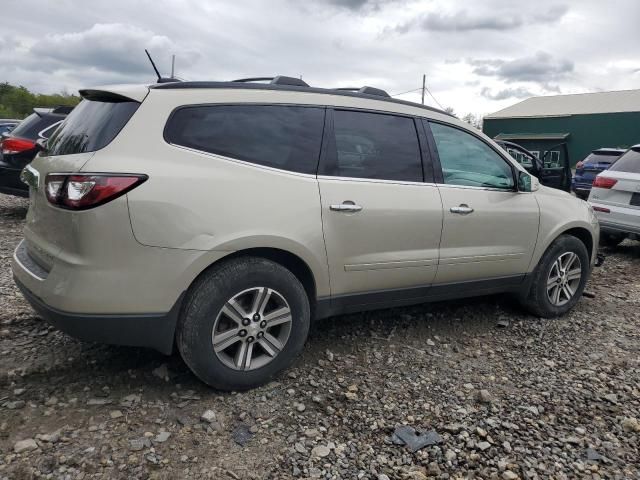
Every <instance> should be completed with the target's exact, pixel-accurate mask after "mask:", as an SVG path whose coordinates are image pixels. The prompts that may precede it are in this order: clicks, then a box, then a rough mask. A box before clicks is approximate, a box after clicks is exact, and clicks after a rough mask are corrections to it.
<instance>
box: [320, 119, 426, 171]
mask: <svg viewBox="0 0 640 480" xmlns="http://www.w3.org/2000/svg"><path fill="white" fill-rule="evenodd" d="M333 122H334V131H335V145H336V152H335V153H336V154H335V157H331V158H328V162H327V165H326V166H325V168H324V171H323V173H324V174H325V175H332V176H338V177H355V178H373V179H380V180H397V181H410V182H421V181H422V178H423V176H422V160H421V157H420V144H419V143H418V135H417V132H416V127H415V124H414V121H413V119H412V118H408V117H398V116H395V115H385V114H378V113H368V112H354V111H347V110H335V111H334V113H333Z"/></svg>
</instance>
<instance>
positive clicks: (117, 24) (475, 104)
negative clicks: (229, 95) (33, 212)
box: [0, 0, 640, 115]
mask: <svg viewBox="0 0 640 480" xmlns="http://www.w3.org/2000/svg"><path fill="white" fill-rule="evenodd" d="M0 6H2V12H1V13H0V18H2V22H1V26H0V60H1V62H2V63H1V66H0V81H9V82H11V83H15V84H22V85H25V86H26V87H28V88H30V89H32V90H35V91H38V92H44V93H50V92H59V91H62V90H66V91H69V92H73V91H75V90H77V89H78V88H80V87H83V86H91V85H100V84H107V83H122V82H136V83H140V82H149V81H152V80H153V79H154V75H153V72H152V71H151V68H150V66H149V64H148V61H147V59H146V57H145V55H144V49H145V48H148V49H149V50H150V51H151V53H152V54H153V56H154V57H155V58H156V61H157V63H158V64H159V66H160V69H161V70H162V71H163V73H167V74H168V73H169V70H170V56H171V54H176V56H177V61H176V73H177V75H178V76H180V77H182V78H184V79H187V80H202V79H207V80H225V79H233V78H238V77H247V76H269V75H274V74H283V75H292V76H299V75H302V77H303V79H304V80H305V81H307V83H309V84H311V85H313V86H324V87H339V86H362V85H372V86H376V87H379V88H383V89H385V90H387V91H388V92H389V93H391V94H394V95H395V94H400V95H398V98H403V99H406V100H413V101H420V93H419V92H410V93H405V94H403V93H402V92H406V91H408V90H413V89H417V88H419V87H420V85H421V81H422V74H423V73H425V74H426V75H427V86H428V88H429V90H430V91H431V93H433V96H434V97H435V99H436V100H434V99H433V98H430V97H429V96H427V97H428V98H427V103H429V104H432V105H436V102H438V103H439V104H441V105H443V106H444V107H452V108H453V109H454V110H455V112H456V113H457V114H458V115H464V114H466V113H474V114H481V115H482V114H487V113H491V112H494V111H496V110H499V109H500V108H503V107H505V106H508V105H511V104H513V103H516V102H518V101H520V100H521V99H524V98H526V97H528V96H531V95H553V94H558V93H579V92H588V91H599V90H620V89H628V88H640V54H639V53H638V52H640V34H639V33H638V32H639V30H638V19H640V2H639V1H638V0H609V1H601V0H580V1H577V0H536V1H533V0H525V1H519V0H483V1H481V2H480V1H471V0H469V1H465V0H459V1H451V0H315V1H301V0H269V1H258V0H236V1H222V0H220V1H214V0H206V1H205V0H56V1H51V0H1V1H0Z"/></svg>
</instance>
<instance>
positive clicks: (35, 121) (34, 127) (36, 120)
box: [11, 113, 64, 140]
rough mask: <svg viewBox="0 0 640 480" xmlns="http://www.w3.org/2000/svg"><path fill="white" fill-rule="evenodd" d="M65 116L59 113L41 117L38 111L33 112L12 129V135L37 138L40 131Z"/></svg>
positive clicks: (30, 138) (31, 138)
mask: <svg viewBox="0 0 640 480" xmlns="http://www.w3.org/2000/svg"><path fill="white" fill-rule="evenodd" d="M63 118H64V117H61V116H59V115H43V116H42V117H41V116H40V115H38V114H37V113H32V114H31V115H29V116H28V117H27V118H25V119H24V120H23V121H22V122H20V123H19V124H18V126H17V127H16V128H14V129H13V130H12V131H11V136H13V137H20V138H27V139H29V140H35V139H37V138H38V133H39V132H41V131H42V130H44V129H45V128H47V127H50V126H51V125H53V124H54V123H55V122H59V121H60V120H62V119H63Z"/></svg>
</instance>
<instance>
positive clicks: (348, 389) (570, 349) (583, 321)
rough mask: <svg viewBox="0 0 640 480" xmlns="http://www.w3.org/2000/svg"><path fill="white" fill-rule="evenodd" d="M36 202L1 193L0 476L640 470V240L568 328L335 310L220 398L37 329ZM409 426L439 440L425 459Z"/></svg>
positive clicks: (515, 319)
mask: <svg viewBox="0 0 640 480" xmlns="http://www.w3.org/2000/svg"><path fill="white" fill-rule="evenodd" d="M26 207H27V203H26V201H24V200H19V199H14V198H11V197H7V196H3V195H0V479H4V478H17V479H28V478H65V479H66V478H69V479H75V478H78V479H80V478H85V479H88V478H109V479H113V478H122V479H126V478H161V479H165V478H166V479H173V478H212V479H245V478H247V479H263V478H265V479H266V478H269V479H271V478H274V479H275V478H278V479H280V478H322V479H356V478H358V479H359V478H363V479H373V480H386V479H412V480H420V479H425V478H483V479H494V478H496V479H506V480H509V479H515V478H555V479H563V478H594V479H598V478H619V479H623V478H624V479H627V478H640V423H639V420H640V386H639V385H640V384H639V380H640V361H639V358H640V357H639V350H640V343H639V337H640V333H639V332H640V330H639V329H638V327H639V326H640V315H639V314H638V309H640V275H639V274H640V244H639V243H637V242H631V241H627V242H625V243H624V244H622V245H621V246H620V247H619V248H618V249H616V250H615V251H607V252H606V253H607V254H608V258H607V261H606V263H605V265H604V266H603V267H602V268H600V269H597V270H596V271H595V273H594V275H593V277H592V280H591V282H590V284H589V285H588V287H587V288H588V291H589V292H590V293H591V294H593V295H590V296H589V297H584V298H583V299H582V301H581V302H580V303H579V305H578V307H577V308H576V309H575V310H574V311H573V312H572V313H571V314H569V315H567V316H566V317H564V318H562V319H556V320H541V319H538V318H534V317H531V316H527V315H524V314H523V313H522V312H521V311H520V310H518V308H517V307H516V306H514V305H513V304H512V303H511V302H510V301H509V299H507V298H504V297H485V298H480V299H474V300H468V301H457V302H447V303H438V304H432V305H422V306H417V307H411V308H398V309H393V310H385V311H378V312H369V313H366V314H359V315H349V316H343V317H337V318H333V319H330V320H327V321H323V322H319V323H317V324H316V325H314V327H313V328H312V332H311V336H310V338H309V341H308V343H307V346H306V349H305V352H304V354H303V355H302V357H301V358H300V359H299V360H298V361H297V362H296V364H295V366H294V367H293V368H291V369H290V370H289V371H287V372H286V373H284V374H283V375H282V376H281V377H280V378H279V379H278V380H277V381H275V382H272V383H270V384H268V385H267V386H265V387H262V388H259V389H256V390H253V391H250V392H246V393H242V394H237V393H231V394H226V393H224V394H223V393H219V392H215V391H212V390H210V389H208V388H206V387H204V386H203V385H202V384H201V383H200V382H199V381H198V380H197V379H196V378H195V377H194V376H193V375H192V374H191V373H190V372H189V371H188V369H187V368H186V366H185V365H184V363H183V362H182V361H181V360H180V358H179V356H177V355H174V356H172V357H165V356H162V355H161V354H158V353H155V352H153V351H148V350H143V349H135V348H123V347H112V346H103V345H91V344H82V343H80V342H77V341H75V340H73V339H71V338H69V337H67V336H66V335H64V334H62V333H60V332H57V331H55V330H53V329H51V328H49V327H48V326H47V325H46V324H44V323H43V322H42V321H41V320H39V319H38V318H37V317H36V316H35V314H34V313H33V311H32V310H31V309H30V307H29V306H28V305H27V303H26V302H25V301H24V300H23V298H22V297H21V295H20V294H19V293H18V291H17V289H16V288H15V287H14V285H13V283H12V280H11V273H10V267H9V262H10V258H11V255H12V252H13V249H14V247H15V245H16V244H17V243H18V241H19V238H20V236H21V229H22V225H23V219H24V216H25V214H26ZM400 425H408V426H411V427H414V428H416V429H418V431H421V432H430V431H435V432H436V433H437V434H438V436H439V440H440V442H439V443H437V444H435V445H430V446H426V447H425V448H423V449H421V450H418V451H417V452H415V453H413V452H411V451H410V450H409V449H408V448H407V447H406V446H403V445H397V444H395V443H394V442H393V441H392V434H393V432H394V430H395V428H396V427H398V426H400Z"/></svg>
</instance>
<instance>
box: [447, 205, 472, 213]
mask: <svg viewBox="0 0 640 480" xmlns="http://www.w3.org/2000/svg"><path fill="white" fill-rule="evenodd" d="M449 210H450V211H451V213H457V214H459V215H469V214H470V213H473V208H471V207H470V206H469V205H467V204H466V203H461V204H460V205H459V206H458V207H451V208H450V209H449Z"/></svg>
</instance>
